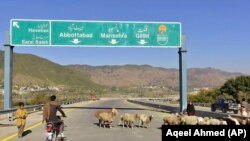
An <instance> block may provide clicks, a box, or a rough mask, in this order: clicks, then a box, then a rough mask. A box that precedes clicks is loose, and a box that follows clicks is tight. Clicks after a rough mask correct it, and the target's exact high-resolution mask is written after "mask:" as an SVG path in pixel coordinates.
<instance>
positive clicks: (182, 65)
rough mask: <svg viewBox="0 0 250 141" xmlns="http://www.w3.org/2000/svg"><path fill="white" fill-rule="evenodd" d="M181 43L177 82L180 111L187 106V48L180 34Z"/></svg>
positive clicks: (184, 38)
mask: <svg viewBox="0 0 250 141" xmlns="http://www.w3.org/2000/svg"><path fill="white" fill-rule="evenodd" d="M181 40H182V45H181V48H180V49H179V52H178V53H179V78H180V80H179V82H180V113H184V112H185V110H186V108H187V59H186V54H187V49H186V43H185V41H186V35H184V34H182V35H181Z"/></svg>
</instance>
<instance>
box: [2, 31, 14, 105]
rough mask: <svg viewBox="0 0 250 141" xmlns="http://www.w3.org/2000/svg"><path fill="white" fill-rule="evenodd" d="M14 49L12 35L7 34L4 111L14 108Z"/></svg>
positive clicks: (5, 42) (5, 45) (5, 44)
mask: <svg viewBox="0 0 250 141" xmlns="http://www.w3.org/2000/svg"><path fill="white" fill-rule="evenodd" d="M13 48H14V46H11V45H10V33H9V31H8V32H6V33H5V41H4V110H8V109H10V108H11V107H12V65H13Z"/></svg>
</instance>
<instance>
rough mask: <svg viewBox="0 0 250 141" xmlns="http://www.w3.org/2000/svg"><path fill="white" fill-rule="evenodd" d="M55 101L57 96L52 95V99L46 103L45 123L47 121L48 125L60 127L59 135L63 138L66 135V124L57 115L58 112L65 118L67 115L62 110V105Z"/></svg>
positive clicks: (44, 110)
mask: <svg viewBox="0 0 250 141" xmlns="http://www.w3.org/2000/svg"><path fill="white" fill-rule="evenodd" d="M55 100H56V96H55V95H52V96H51V97H50V100H49V101H48V102H46V103H45V105H44V108H43V122H44V121H46V123H48V122H52V123H53V124H54V125H58V126H60V128H59V134H61V136H62V137H64V134H63V127H64V123H63V122H62V120H61V119H59V118H58V116H57V114H56V113H57V111H59V112H60V113H61V114H62V116H63V117H66V115H65V113H64V111H63V110H62V108H61V104H60V103H59V102H57V101H55Z"/></svg>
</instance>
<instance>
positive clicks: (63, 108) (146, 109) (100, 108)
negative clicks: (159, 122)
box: [63, 107, 147, 110]
mask: <svg viewBox="0 0 250 141" xmlns="http://www.w3.org/2000/svg"><path fill="white" fill-rule="evenodd" d="M112 108H113V107H63V109H112ZM114 108H115V109H117V110H147V109H144V108H118V107H114Z"/></svg>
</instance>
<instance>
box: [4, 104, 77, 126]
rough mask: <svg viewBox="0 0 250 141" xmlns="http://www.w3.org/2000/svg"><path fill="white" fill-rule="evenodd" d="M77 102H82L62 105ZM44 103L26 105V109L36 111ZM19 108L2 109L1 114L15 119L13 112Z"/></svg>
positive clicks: (11, 119)
mask: <svg viewBox="0 0 250 141" xmlns="http://www.w3.org/2000/svg"><path fill="white" fill-rule="evenodd" d="M77 102H81V101H68V102H63V103H62V105H68V104H73V103H77ZM43 105H44V104H39V105H31V106H24V109H26V110H27V111H28V112H29V113H31V112H36V111H40V110H42V108H43ZM62 108H63V107H62ZM17 109H18V108H11V109H8V110H0V115H6V117H8V118H9V121H13V120H14V119H15V116H14V115H13V113H15V112H16V110H17ZM31 109H32V110H31Z"/></svg>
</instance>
